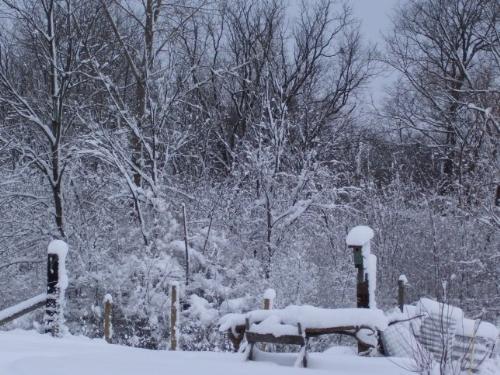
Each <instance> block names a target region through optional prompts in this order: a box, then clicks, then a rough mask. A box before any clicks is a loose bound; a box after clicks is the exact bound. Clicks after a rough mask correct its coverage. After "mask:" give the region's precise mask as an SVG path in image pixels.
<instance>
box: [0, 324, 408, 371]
mask: <svg viewBox="0 0 500 375" xmlns="http://www.w3.org/2000/svg"><path fill="white" fill-rule="evenodd" d="M296 356H297V355H296V354H294V353H289V354H280V355H277V354H270V353H261V352H259V353H258V354H257V358H258V360H259V361H255V362H245V361H243V359H242V355H241V354H235V353H215V352H169V351H153V350H145V349H136V348H131V347H125V346H118V345H110V344H107V343H106V342H105V341H104V340H90V339H88V338H84V337H74V336H69V337H65V338H62V339H57V338H52V337H50V336H48V335H40V334H38V333H36V332H34V331H22V330H14V331H9V332H0V375H69V374H71V375H89V374H92V375H101V374H102V375H160V374H161V375H165V374H175V375H200V374H204V375H211V374H214V375H215V374H217V375H220V374H233V375H240V374H241V375H254V374H259V375H294V374H318V375H319V374H330V375H365V374H367V375H368V374H369V375H409V374H411V372H409V371H407V370H405V369H403V368H402V367H408V366H409V365H410V363H409V362H408V361H405V360H403V359H388V358H382V357H379V358H363V357H357V356H356V355H355V354H354V353H353V352H352V350H350V349H349V348H333V349H330V350H328V351H326V352H324V353H312V354H311V355H310V356H309V365H310V366H309V368H307V369H301V368H293V367H292V365H293V363H294V361H295V359H296Z"/></svg>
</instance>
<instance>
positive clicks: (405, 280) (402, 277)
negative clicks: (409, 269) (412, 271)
mask: <svg viewBox="0 0 500 375" xmlns="http://www.w3.org/2000/svg"><path fill="white" fill-rule="evenodd" d="M398 281H401V283H403V285H407V284H408V279H407V278H406V276H405V275H399V279H398Z"/></svg>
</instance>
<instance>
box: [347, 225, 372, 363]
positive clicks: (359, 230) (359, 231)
mask: <svg viewBox="0 0 500 375" xmlns="http://www.w3.org/2000/svg"><path fill="white" fill-rule="evenodd" d="M373 236H374V233H373V230H372V229H371V228H370V227H368V226H365V225H359V226H357V227H354V228H352V229H351V230H350V231H349V233H348V234H347V237H346V244H347V246H348V247H349V248H350V249H351V250H352V252H353V260H354V267H356V269H357V270H358V274H357V280H356V306H357V307H358V308H376V301H375V287H376V264H377V260H376V259H377V258H376V257H375V255H373V254H371V253H370V240H371V239H372V238H373ZM368 349H369V347H368V346H366V345H364V344H362V343H358V353H362V352H365V351H367V350H368Z"/></svg>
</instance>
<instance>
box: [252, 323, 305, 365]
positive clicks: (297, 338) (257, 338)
mask: <svg viewBox="0 0 500 375" xmlns="http://www.w3.org/2000/svg"><path fill="white" fill-rule="evenodd" d="M245 338H246V340H247V343H248V347H247V348H246V351H245V359H246V360H248V361H253V360H254V358H255V356H254V347H255V344H257V343H266V344H285V345H299V346H300V351H299V357H298V358H297V360H296V361H295V366H302V367H307V342H308V339H307V337H306V335H305V332H304V331H303V330H302V326H301V324H300V323H298V325H297V334H296V335H280V336H275V335H274V334H272V333H257V332H252V331H251V330H250V321H249V319H248V318H246V319H245Z"/></svg>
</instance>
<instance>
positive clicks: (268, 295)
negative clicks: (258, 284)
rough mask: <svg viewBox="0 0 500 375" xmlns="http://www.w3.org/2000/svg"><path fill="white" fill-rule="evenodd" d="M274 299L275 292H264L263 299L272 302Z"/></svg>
mask: <svg viewBox="0 0 500 375" xmlns="http://www.w3.org/2000/svg"><path fill="white" fill-rule="evenodd" d="M275 298H276V291H275V290H274V289H271V288H269V289H266V291H265V292H264V299H268V300H271V301H274V299H275Z"/></svg>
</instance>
